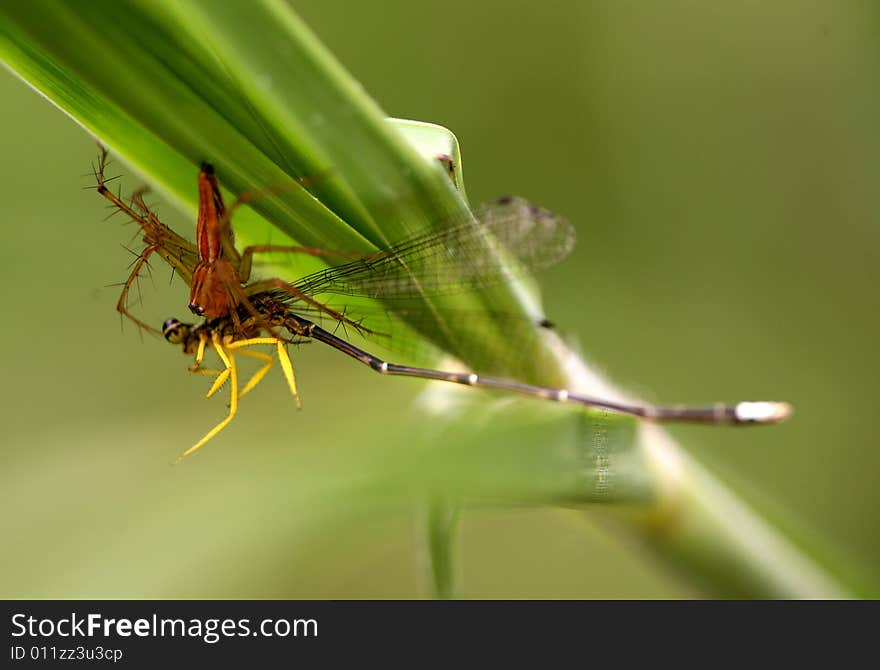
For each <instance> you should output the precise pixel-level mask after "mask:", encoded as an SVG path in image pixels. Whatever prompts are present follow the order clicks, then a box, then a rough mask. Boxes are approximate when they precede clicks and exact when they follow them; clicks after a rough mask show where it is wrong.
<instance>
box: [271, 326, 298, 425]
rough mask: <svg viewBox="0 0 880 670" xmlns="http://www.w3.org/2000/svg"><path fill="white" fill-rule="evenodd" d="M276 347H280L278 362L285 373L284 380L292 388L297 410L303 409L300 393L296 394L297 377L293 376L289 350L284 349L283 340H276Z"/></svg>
mask: <svg viewBox="0 0 880 670" xmlns="http://www.w3.org/2000/svg"><path fill="white" fill-rule="evenodd" d="M275 345H276V346H277V347H278V362H279V363H281V369H282V370H283V371H284V378H285V379H286V380H287V385H288V386H289V387H290V392H291V393H292V394H293V399H294V401H295V402H296V408H297V409H302V404H301V403H300V401H299V393H297V392H296V377H295V376H294V374H293V363H291V362H290V356H288V355H287V349H286V348H285V347H284V342H282V341H281V340H275Z"/></svg>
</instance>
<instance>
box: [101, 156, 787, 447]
mask: <svg viewBox="0 0 880 670" xmlns="http://www.w3.org/2000/svg"><path fill="white" fill-rule="evenodd" d="M106 158H107V156H106V152H102V154H101V157H100V160H99V165H98V168H97V169H96V170H95V177H96V180H97V183H98V186H97V190H98V192H99V193H100V194H101V195H102V196H104V197H105V198H107V199H108V200H110V202H111V203H112V204H113V206H114V207H116V208H117V209H119V210H121V211H123V212H124V213H125V214H127V215H128V217H130V218H131V219H133V220H134V221H135V222H137V223H138V224H139V226H140V227H141V229H142V232H143V240H144V244H145V247H144V250H143V251H142V252H141V254H140V256H139V257H138V259H137V261H136V263H135V264H134V266H133V269H132V271H131V274H130V276H129V278H128V279H127V280H126V282H124V284H123V289H122V294H121V295H120V298H119V301H118V302H117V309H118V310H119V311H120V312H121V313H122V314H123V315H125V316H126V317H128V318H130V319H132V320H133V321H134V322H135V323H136V324H138V325H139V326H140V327H144V328H146V329H147V330H149V331H151V332H157V331H158V329H155V328H152V327H150V326H148V325H147V324H145V323H143V322H142V321H141V320H140V319H139V318H137V317H136V316H135V315H132V314H131V313H130V312H129V310H128V307H127V305H128V294H129V292H130V290H131V287H132V286H133V285H134V283H135V282H136V281H137V278H138V276H139V273H140V272H141V271H142V269H143V267H144V265H145V264H146V262H147V260H148V258H149V257H150V256H151V255H152V254H154V253H156V254H158V255H159V256H160V257H161V258H162V259H163V260H165V261H166V262H167V263H168V264H169V265H170V266H171V267H172V268H173V269H174V270H175V272H177V273H178V274H179V275H180V276H181V277H182V278H183V279H184V281H186V282H187V283H188V284H189V285H190V301H189V307H190V310H191V311H192V312H193V313H194V314H196V315H198V316H202V317H203V321H202V322H201V323H198V324H190V323H185V322H183V321H181V320H179V319H177V318H170V319H167V320H166V321H165V322H164V324H163V327H162V329H161V331H158V332H161V334H162V335H163V336H164V338H165V339H166V340H167V341H169V342H170V343H172V344H177V345H180V346H181V347H182V349H183V351H184V353H186V354H188V355H192V356H193V357H194V364H193V366H192V367H191V368H190V369H191V371H193V372H196V373H199V374H208V375H213V376H214V377H215V381H214V383H213V385H212V387H211V389H210V390H209V392H208V397H210V396H212V395H214V393H216V391H217V390H219V389H220V388H221V387H222V386H223V385H224V384H225V383H226V382H227V381H228V382H229V386H230V394H231V396H230V403H229V412H228V414H227V416H226V417H225V418H224V419H223V420H222V421H221V422H220V423H218V424H217V425H216V426H215V427H214V428H212V429H211V430H210V431H209V432H208V433H207V434H206V435H205V436H204V437H203V438H202V439H200V440H199V441H198V442H196V443H195V444H194V445H193V446H192V447H190V448H189V449H187V450H186V451H185V452H184V453H183V454H182V455H181V456H180V459H182V458H184V457H186V456H188V455H190V454H192V453H194V452H195V451H197V450H198V449H200V448H201V447H202V446H204V445H205V444H206V443H207V442H208V441H210V440H211V439H213V438H214V437H216V436H217V434H219V433H220V431H222V430H223V429H224V428H225V427H226V426H227V425H229V423H230V422H231V421H232V420H233V418H234V417H235V416H236V413H237V411H238V401H239V400H240V399H241V398H242V397H243V396H244V395H246V394H247V393H249V392H250V391H251V390H253V388H254V387H255V386H256V385H257V384H258V383H259V382H260V381H261V380H262V379H263V378H264V376H265V375H266V374H267V373H268V371H269V369H270V368H271V366H272V365H273V363H274V357H273V356H271V355H269V354H266V353H263V352H260V351H254V350H253V349H252V347H255V346H259V345H270V346H273V347H274V348H275V350H276V353H277V357H278V360H279V363H280V366H281V368H282V372H283V374H284V376H285V379H286V380H287V384H288V387H289V389H290V391H291V394H292V395H293V397H294V399H295V400H296V401H297V405H299V395H298V392H297V385H296V380H295V376H294V372H293V365H292V363H291V360H290V357H289V355H288V353H287V350H286V345H287V344H290V343H294V344H298V343H302V342H306V341H317V342H321V343H323V344H325V345H328V346H330V347H332V348H334V349H336V350H337V351H339V352H341V353H343V354H345V355H347V356H349V357H351V358H353V359H355V360H357V361H359V362H360V363H362V364H364V365H366V366H368V367H369V368H370V369H372V370H374V371H375V372H378V373H380V374H383V375H396V376H406V377H415V378H420V379H428V380H436V381H443V382H449V383H455V384H461V385H466V386H473V387H478V388H486V389H495V390H500V391H506V392H512V393H519V394H523V395H527V396H533V397H537V398H542V399H545V400H549V401H554V402H567V403H573V404H578V405H582V406H587V407H592V408H597V409H601V410H607V411H611V412H617V413H622V414H628V415H632V416H636V417H639V418H642V419H648V420H653V421H682V422H702V423H710V424H737V425H742V424H772V423H777V422H779V421H782V420H784V419H785V418H787V417H788V416H789V414H790V412H791V408H790V405H789V404H788V403H785V402H776V401H744V402H738V403H736V404H733V405H725V404H715V405H712V406H709V407H690V406H656V405H650V404H644V403H627V402H617V401H613V400H608V399H603V398H598V397H593V396H588V395H584V394H581V393H578V392H575V391H571V390H568V389H562V388H550V387H546V386H539V385H534V384H527V383H523V382H520V381H516V380H512V379H503V378H499V377H493V376H486V375H478V374H476V373H473V372H451V371H445V370H437V369H431V368H423V367H414V366H409V365H402V364H398V363H392V362H389V361H386V360H384V359H383V358H381V357H379V356H376V355H374V354H372V353H370V352H368V351H366V350H364V349H362V348H360V347H358V346H355V345H354V344H352V343H351V342H349V341H348V339H346V338H343V337H340V336H338V335H337V334H336V333H335V332H331V330H327V329H326V328H324V327H322V325H321V324H320V323H317V322H316V321H321V320H324V321H328V322H330V323H332V324H334V325H335V326H336V327H337V328H335V329H334V330H336V329H338V327H339V326H342V327H343V328H347V327H352V328H354V329H355V330H356V331H357V332H358V333H360V334H362V335H366V336H370V335H377V336H381V335H383V334H382V333H379V332H375V331H373V330H372V329H370V328H368V327H366V326H364V324H363V321H361V320H356V319H354V318H352V317H351V316H350V315H349V314H348V311H347V310H346V309H342V310H337V309H334V308H332V307H330V306H328V305H327V304H325V303H324V302H322V301H321V300H319V299H318V298H317V297H315V296H320V295H323V294H336V295H347V296H363V297H368V298H380V299H389V298H390V299H393V298H395V297H401V296H411V295H414V294H422V295H424V294H425V293H429V294H430V293H431V292H432V291H436V292H443V291H448V290H464V289H466V288H467V287H472V286H477V285H481V284H484V283H486V284H488V283H492V282H493V281H496V282H497V281H504V279H505V276H504V275H503V274H502V273H501V271H500V270H499V269H498V265H497V261H496V260H495V259H494V258H492V257H491V255H487V254H486V253H485V251H486V248H487V247H486V243H487V239H495V240H498V241H500V243H501V246H502V247H503V248H504V249H505V250H508V251H509V252H510V253H511V254H512V255H513V256H514V257H515V259H516V261H517V262H518V263H519V264H520V265H521V266H522V267H523V268H535V267H542V266H546V265H551V264H553V263H555V262H557V261H558V260H560V259H561V258H562V257H564V256H565V255H566V254H567V253H568V252H569V251H570V250H571V248H572V246H573V244H574V232H573V229H572V228H571V226H570V224H568V222H566V221H564V220H563V219H561V218H559V217H556V216H555V215H553V214H552V213H550V212H549V211H547V210H545V209H543V208H540V207H536V206H534V205H532V204H530V203H528V202H527V201H525V200H524V199H522V198H515V197H506V198H502V199H501V200H499V201H497V202H495V203H493V204H491V205H488V206H484V207H482V208H478V209H477V210H476V222H474V221H470V220H468V221H466V222H464V223H461V224H457V225H451V226H449V227H447V228H444V229H441V230H439V231H431V232H428V233H422V234H420V235H416V236H414V237H412V238H409V239H407V240H403V241H401V242H398V243H396V244H392V245H390V246H389V247H388V248H387V249H384V250H382V251H379V252H376V253H372V254H357V253H347V252H336V251H328V250H324V249H317V248H312V247H293V246H277V245H259V246H252V247H247V248H246V249H244V250H243V251H242V252H240V253H239V252H238V251H237V250H236V248H235V246H234V244H233V241H232V228H231V223H230V221H231V214H232V212H233V211H234V210H235V209H236V208H237V207H239V206H241V205H242V204H244V203H246V202H247V201H248V200H249V199H251V198H252V197H254V194H252V193H248V194H244V195H240V196H239V197H238V198H236V200H235V202H234V203H233V204H232V205H231V206H230V207H229V208H228V209H227V208H226V207H225V206H224V203H223V198H222V195H221V193H220V189H219V186H218V184H217V180H216V176H215V175H214V170H213V168H212V167H211V166H210V165H209V164H207V163H205V164H203V165H202V167H201V169H200V171H199V175H198V188H199V218H198V223H197V229H196V239H197V244H192V243H190V242H189V241H187V240H186V239H185V238H182V237H181V236H179V235H178V234H177V233H175V232H174V231H172V230H171V229H170V228H169V227H168V226H166V225H165V224H163V223H162V222H161V221H160V220H159V218H158V217H157V216H156V215H155V214H154V213H153V212H152V211H150V210H149V208H148V207H147V206H146V204H145V203H144V201H143V198H142V197H141V194H140V193H135V194H134V196H133V197H132V199H131V202H130V203H126V202H125V201H124V200H123V199H122V198H121V197H120V196H119V195H118V194H115V193H113V191H112V190H110V189H109V188H108V187H107V185H106V184H107V180H106V179H105V177H104V168H105V166H106ZM279 251H280V252H287V253H304V254H309V255H314V256H322V257H325V256H328V255H331V256H332V255H336V256H341V257H349V258H350V260H347V261H346V262H343V263H340V264H337V265H331V266H330V267H328V268H326V269H323V270H320V271H318V272H315V273H312V274H309V275H306V276H305V277H302V278H300V279H299V280H296V281H294V282H286V281H284V280H281V279H275V278H272V279H260V280H255V281H250V272H251V267H252V259H253V256H254V254H256V253H261V252H279ZM307 315H308V316H311V317H312V318H308V317H307ZM534 327H539V326H538V325H537V324H534ZM284 333H286V335H285V334H284ZM209 349H211V350H213V351H215V352H216V354H217V356H218V357H219V358H220V360H221V362H222V364H223V368H222V369H220V370H213V369H205V368H203V367H202V364H203V360H204V356H205V353H206V351H207V350H209ZM237 355H245V356H249V357H252V358H256V359H258V360H260V361H261V362H262V365H261V366H260V368H259V369H258V370H257V371H256V372H255V373H254V374H253V375H252V376H251V377H250V379H249V380H248V381H247V382H246V383H245V384H244V385H243V386H242V387H241V388H239V373H238V366H237V361H236V356H237ZM180 459H178V460H180Z"/></svg>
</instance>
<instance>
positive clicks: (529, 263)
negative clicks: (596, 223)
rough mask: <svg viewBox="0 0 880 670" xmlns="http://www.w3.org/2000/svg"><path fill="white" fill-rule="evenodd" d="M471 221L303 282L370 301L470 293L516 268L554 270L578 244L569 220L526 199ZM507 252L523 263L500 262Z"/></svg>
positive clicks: (309, 289) (488, 209) (310, 291)
mask: <svg viewBox="0 0 880 670" xmlns="http://www.w3.org/2000/svg"><path fill="white" fill-rule="evenodd" d="M474 214H475V218H476V221H472V220H467V221H465V222H462V223H458V224H456V225H451V226H450V227H448V228H445V229H442V230H437V231H431V232H429V233H425V234H422V235H418V236H416V237H414V238H412V239H409V240H405V241H403V242H400V243H398V244H395V245H392V247H391V248H389V249H387V250H385V251H381V252H378V253H376V254H372V255H369V256H366V257H364V258H362V259H358V260H355V261H351V262H349V263H344V264H342V265H337V266H333V267H330V268H327V269H324V270H320V271H318V272H315V273H313V274H310V275H306V276H305V277H303V278H301V279H300V280H298V281H297V282H296V287H297V288H298V289H299V290H300V291H302V292H303V293H305V294H306V295H310V296H313V295H318V294H321V293H331V294H344V295H352V296H366V297H369V298H381V299H388V298H395V297H409V296H413V295H417V294H422V293H429V294H431V293H433V294H436V293H438V292H443V293H446V292H453V291H463V290H466V289H468V288H472V287H475V286H481V285H489V284H493V283H497V282H499V281H504V280H505V279H507V278H509V276H510V274H511V272H521V271H524V270H527V269H540V268H544V267H548V266H550V265H553V264H555V263H558V262H559V261H560V260H562V259H563V258H565V256H567V255H568V254H569V252H570V251H571V250H572V248H573V247H574V243H575V233H574V228H573V227H572V226H571V224H570V223H568V221H566V220H564V219H562V218H560V217H557V216H556V215H555V214H553V213H552V212H549V211H548V210H546V209H543V208H540V207H536V206H535V205H532V204H531V203H529V202H528V201H526V200H524V199H523V198H519V197H506V198H502V199H501V200H499V201H497V202H495V203H492V204H490V205H485V206H482V207H480V208H478V209H477V210H476V211H475V212H474ZM499 253H501V254H506V255H508V256H510V257H511V258H513V259H515V260H516V261H517V262H518V265H519V267H518V268H511V267H510V266H509V264H504V263H501V262H499V261H500V259H499V255H498V254H499Z"/></svg>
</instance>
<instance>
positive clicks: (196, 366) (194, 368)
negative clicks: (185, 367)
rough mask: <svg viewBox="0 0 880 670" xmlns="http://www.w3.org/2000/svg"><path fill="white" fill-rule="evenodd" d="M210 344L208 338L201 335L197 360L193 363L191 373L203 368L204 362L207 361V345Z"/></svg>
mask: <svg viewBox="0 0 880 670" xmlns="http://www.w3.org/2000/svg"><path fill="white" fill-rule="evenodd" d="M206 344H208V336H207V335H204V334H201V337H199V348H198V350H197V351H196V360H195V363H193V366H192V367H191V368H190V371H191V372H196V371H197V370H199V368H201V367H202V361H203V360H205V345H206Z"/></svg>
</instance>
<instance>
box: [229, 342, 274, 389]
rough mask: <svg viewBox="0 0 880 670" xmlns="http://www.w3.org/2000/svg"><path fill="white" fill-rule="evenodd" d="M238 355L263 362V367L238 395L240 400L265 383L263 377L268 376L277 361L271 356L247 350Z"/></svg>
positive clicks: (242, 350)
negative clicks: (262, 382) (258, 385)
mask: <svg viewBox="0 0 880 670" xmlns="http://www.w3.org/2000/svg"><path fill="white" fill-rule="evenodd" d="M238 353H240V354H241V355H242V356H250V357H251V358H256V359H258V360H261V361H263V365H262V366H260V369H259V370H257V371H256V372H255V373H254V374H253V375H251V378H250V379H249V380H248V383H247V384H245V385H244V387H243V388H242V389H241V391H240V392H239V394H238V397H239V398H243V397H244V396H245V395H247V394H248V393H250V391H252V390H253V388H254V387H255V386H256V385H257V384H259V383H260V382H261V381H263V377H265V376H266V373H267V372H269V370H270V369H271V368H272V364H273V363H274V362H275V359H274V358H272V356H270V355H269V354H264V353H263V352H261V351H248V350H247V349H241V350H240V351H239V352H238Z"/></svg>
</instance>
